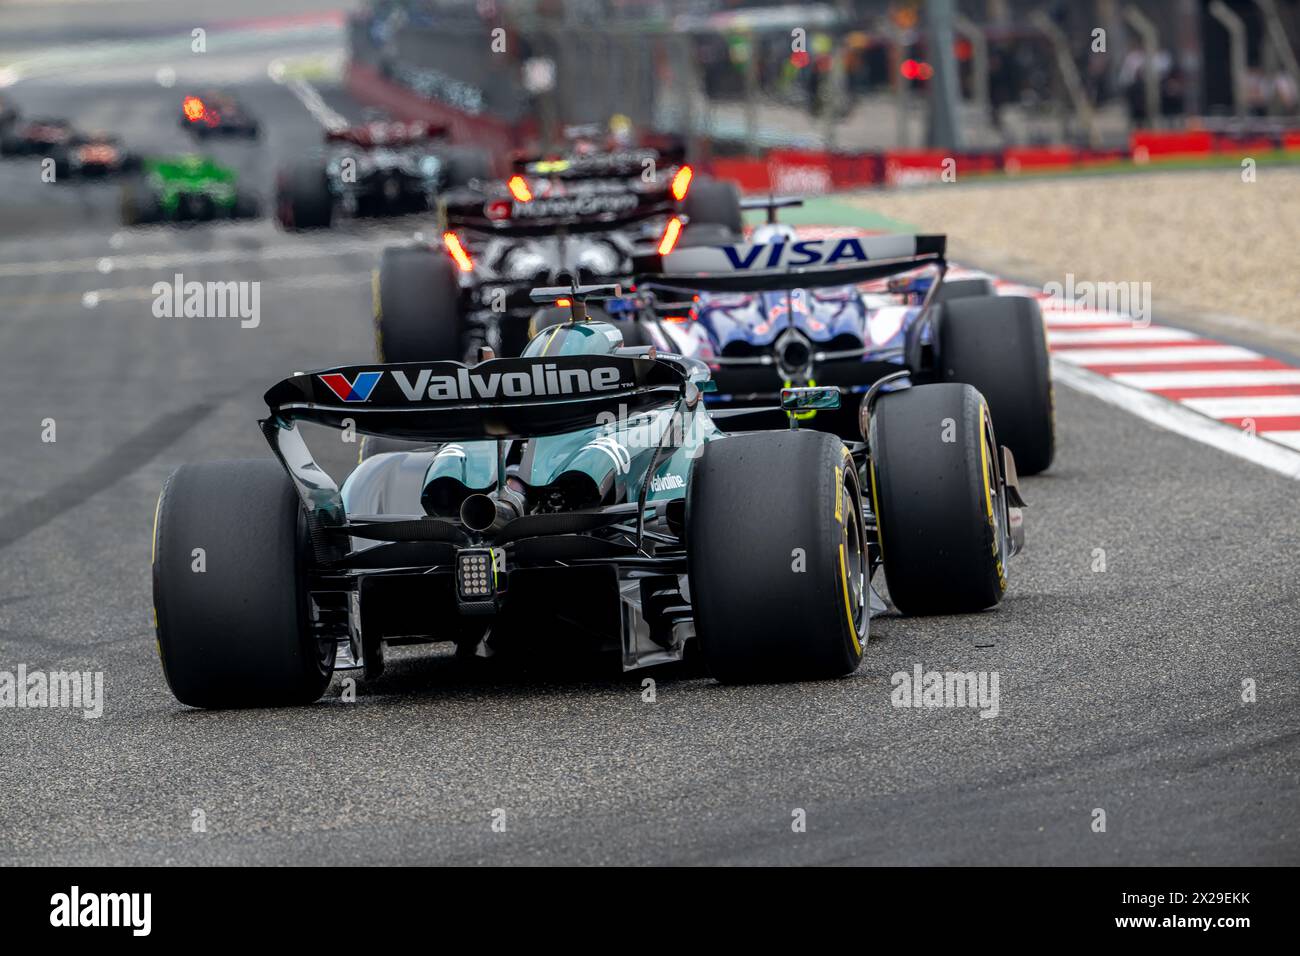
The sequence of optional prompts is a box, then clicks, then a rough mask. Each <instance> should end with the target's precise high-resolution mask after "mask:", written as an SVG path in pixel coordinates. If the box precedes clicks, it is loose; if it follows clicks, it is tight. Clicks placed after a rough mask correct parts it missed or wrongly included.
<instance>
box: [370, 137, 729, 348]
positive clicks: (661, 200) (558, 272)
mask: <svg viewBox="0 0 1300 956" xmlns="http://www.w3.org/2000/svg"><path fill="white" fill-rule="evenodd" d="M442 211H443V216H442V220H443V221H442V224H441V225H442V228H441V232H442V241H441V243H422V244H417V245H412V246H403V247H393V248H389V249H386V250H384V253H383V255H382V258H381V260H380V265H379V271H378V275H377V278H376V282H375V297H374V298H375V302H374V313H375V325H376V339H377V345H378V349H379V355H380V356H381V357H383V358H384V359H385V360H387V361H413V360H418V359H429V358H453V359H458V358H462V357H464V356H466V355H470V354H473V353H474V351H475V349H477V348H478V346H480V345H484V344H486V345H488V346H490V347H492V348H493V349H494V350H496V351H497V352H498V353H500V354H504V355H516V354H518V353H519V350H520V349H521V348H523V345H524V344H525V343H526V342H527V341H528V334H529V330H530V328H531V329H532V330H533V331H536V328H537V326H536V325H533V324H532V320H533V318H534V312H536V307H535V305H534V304H533V303H532V302H531V300H530V299H529V290H530V289H532V288H533V287H534V286H538V285H548V284H555V283H558V282H562V281H563V279H564V277H565V276H574V277H577V278H578V279H579V281H582V282H593V281H597V280H601V281H618V280H619V279H621V278H626V277H627V276H628V275H630V272H631V268H632V259H633V256H634V254H635V253H636V252H637V251H639V250H643V249H645V248H656V247H657V248H660V249H663V250H664V251H667V250H668V249H671V248H673V247H674V246H675V245H677V244H678V243H679V242H682V243H688V242H692V241H696V239H695V237H697V236H698V237H700V239H699V241H704V240H706V239H716V238H717V237H718V236H719V235H723V236H725V235H730V234H731V232H732V231H733V230H735V229H739V228H740V223H741V213H740V197H739V194H738V192H737V191H736V187H735V186H734V185H733V184H731V183H727V182H721V181H717V180H711V179H707V178H704V177H699V176H696V174H695V171H694V170H693V168H692V167H691V166H689V165H687V164H685V163H683V162H682V161H681V158H680V156H679V155H677V154H675V153H672V152H665V151H663V150H657V149H648V148H636V149H626V150H620V151H617V152H594V153H582V154H577V153H575V154H572V155H569V156H565V157H561V158H558V159H528V160H522V161H520V162H519V163H518V164H517V166H516V172H515V173H514V174H513V175H512V176H511V177H510V178H509V180H508V181H506V182H504V183H503V182H500V181H497V182H493V183H488V184H485V185H484V186H482V187H481V188H478V189H461V190H453V191H451V192H448V193H447V194H446V195H445V196H444V197H443V201H442ZM549 315H550V321H559V320H560V318H561V317H562V315H563V312H562V311H561V312H556V311H552V312H551V313H549Z"/></svg>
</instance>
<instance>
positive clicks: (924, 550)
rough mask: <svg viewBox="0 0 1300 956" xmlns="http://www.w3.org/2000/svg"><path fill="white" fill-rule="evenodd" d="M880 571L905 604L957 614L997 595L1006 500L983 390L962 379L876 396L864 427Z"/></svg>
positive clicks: (913, 609)
mask: <svg viewBox="0 0 1300 956" xmlns="http://www.w3.org/2000/svg"><path fill="white" fill-rule="evenodd" d="M867 442H868V447H869V448H870V449H871V457H870V461H869V464H868V469H869V472H870V476H869V481H870V484H871V501H872V510H873V511H874V512H875V514H876V527H877V529H878V533H879V542H880V551H881V558H882V559H883V561H884V565H885V581H886V583H887V584H888V585H889V597H890V600H892V601H893V602H894V606H895V607H896V608H898V610H900V611H902V612H903V613H904V614H916V615H924V614H962V613H970V612H974V611H981V610H983V609H984V608H987V607H992V606H993V605H995V604H997V603H998V602H999V601H1001V600H1002V595H1003V593H1004V592H1005V591H1006V586H1007V579H1006V573H1005V568H1004V564H1003V561H1004V558H1005V556H1006V550H1007V533H1006V519H1005V515H1006V508H1005V502H1003V501H1002V500H1001V498H1000V494H999V492H1000V489H999V485H998V480H997V478H998V457H997V446H996V445H995V444H994V438H993V428H992V425H991V423H990V417H989V411H988V406H987V405H986V403H985V401H984V397H983V396H982V395H980V393H979V392H978V391H976V390H975V389H974V388H973V387H971V386H970V385H959V384H936V385H916V386H913V387H912V388H907V389H902V390H900V391H897V392H890V393H888V394H885V395H882V396H880V398H879V399H878V400H877V401H876V403H875V405H874V407H873V409H872V414H871V421H870V423H869V424H868V428H867Z"/></svg>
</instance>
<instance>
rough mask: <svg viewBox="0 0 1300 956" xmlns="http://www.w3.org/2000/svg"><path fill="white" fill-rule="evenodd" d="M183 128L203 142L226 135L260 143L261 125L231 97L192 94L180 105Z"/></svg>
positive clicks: (220, 94)
mask: <svg viewBox="0 0 1300 956" xmlns="http://www.w3.org/2000/svg"><path fill="white" fill-rule="evenodd" d="M180 124H181V128H182V129H188V130H189V131H190V132H192V133H193V134H194V135H195V136H198V137H200V138H204V137H208V136H213V135H225V136H246V137H248V138H249V139H257V136H258V134H259V133H260V132H261V125H260V124H259V123H258V122H257V118H256V117H254V116H253V115H252V114H251V113H249V112H248V110H246V109H245V108H244V106H243V104H241V103H240V102H239V101H238V100H237V99H235V98H234V97H233V96H231V95H230V94H228V93H219V92H208V93H201V94H194V93H191V94H190V95H189V96H186V97H185V99H183V100H182V101H181V113H180Z"/></svg>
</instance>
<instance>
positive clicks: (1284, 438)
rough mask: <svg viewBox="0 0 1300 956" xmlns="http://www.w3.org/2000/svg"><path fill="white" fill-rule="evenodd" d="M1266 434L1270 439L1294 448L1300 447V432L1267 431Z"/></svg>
mask: <svg viewBox="0 0 1300 956" xmlns="http://www.w3.org/2000/svg"><path fill="white" fill-rule="evenodd" d="M1266 434H1267V435H1268V440H1269V441H1275V442H1280V443H1281V444H1283V445H1289V446H1290V447H1292V448H1300V432H1267V433H1266Z"/></svg>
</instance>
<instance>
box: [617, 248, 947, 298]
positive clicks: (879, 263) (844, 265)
mask: <svg viewBox="0 0 1300 956" xmlns="http://www.w3.org/2000/svg"><path fill="white" fill-rule="evenodd" d="M946 238H947V237H945V236H908V235H890V236H866V237H841V238H828V239H796V240H794V241H792V242H774V243H761V244H754V243H737V244H733V245H722V246H692V247H688V248H686V249H681V250H677V251H674V252H670V253H669V254H668V255H666V256H659V255H645V256H637V257H636V258H635V260H634V263H633V270H634V271H635V272H636V274H637V282H638V283H640V284H644V285H650V286H659V287H663V288H670V289H682V290H687V291H696V292H768V291H774V290H779V289H806V288H815V287H819V286H834V285H855V284H857V283H860V282H869V281H871V280H872V279H879V278H883V277H885V276H891V275H897V274H898V273H901V272H910V271H911V270H913V269H917V268H920V267H922V266H926V265H934V266H938V267H940V268H942V267H944V266H945V265H946V262H945V260H944V255H945V249H946V244H947V243H946Z"/></svg>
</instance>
